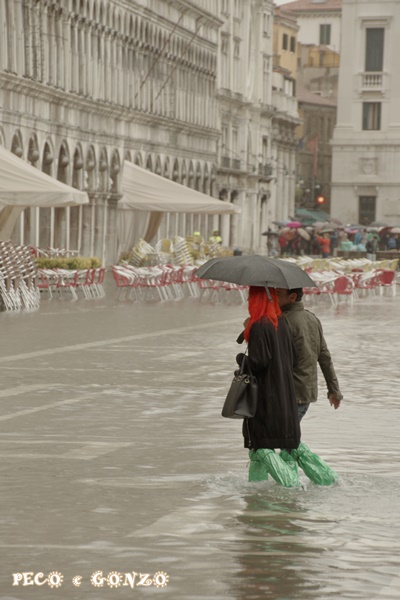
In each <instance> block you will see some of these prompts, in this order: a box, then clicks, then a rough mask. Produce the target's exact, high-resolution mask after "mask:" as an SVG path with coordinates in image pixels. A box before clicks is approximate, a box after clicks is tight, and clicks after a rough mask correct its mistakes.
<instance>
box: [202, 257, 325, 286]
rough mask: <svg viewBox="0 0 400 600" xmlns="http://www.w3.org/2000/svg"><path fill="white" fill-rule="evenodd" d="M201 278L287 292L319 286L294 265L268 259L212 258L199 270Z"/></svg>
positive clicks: (277, 259)
mask: <svg viewBox="0 0 400 600" xmlns="http://www.w3.org/2000/svg"><path fill="white" fill-rule="evenodd" d="M196 275H197V277H200V278H201V279H213V280H216V281H228V282H229V283H237V284H239V285H254V286H257V287H276V288H285V289H288V290H291V289H295V288H301V287H316V285H315V283H314V281H313V280H312V279H311V277H310V276H309V275H308V274H307V273H306V272H305V271H303V270H302V269H300V267H298V266H297V265H296V264H294V263H292V262H288V261H286V260H281V259H279V258H267V257H266V256H258V255H251V256H228V257H225V258H223V257H218V258H212V259H211V260H209V261H207V262H206V263H204V265H202V266H201V267H200V268H199V269H197V271H196Z"/></svg>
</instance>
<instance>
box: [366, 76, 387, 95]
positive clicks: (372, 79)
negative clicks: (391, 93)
mask: <svg viewBox="0 0 400 600" xmlns="http://www.w3.org/2000/svg"><path fill="white" fill-rule="evenodd" d="M388 84H389V76H388V74H387V73H383V72H372V71H369V72H365V73H360V75H359V83H358V85H359V87H360V88H361V92H381V93H382V94H383V93H384V92H385V90H387V88H388Z"/></svg>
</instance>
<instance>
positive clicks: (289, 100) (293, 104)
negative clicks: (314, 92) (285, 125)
mask: <svg viewBox="0 0 400 600" xmlns="http://www.w3.org/2000/svg"><path fill="white" fill-rule="evenodd" d="M272 105H273V106H274V108H275V109H276V110H279V111H280V112H284V113H287V114H288V115H289V116H291V117H298V112H297V98H295V97H294V96H288V95H287V94H285V93H284V92H282V91H281V90H272Z"/></svg>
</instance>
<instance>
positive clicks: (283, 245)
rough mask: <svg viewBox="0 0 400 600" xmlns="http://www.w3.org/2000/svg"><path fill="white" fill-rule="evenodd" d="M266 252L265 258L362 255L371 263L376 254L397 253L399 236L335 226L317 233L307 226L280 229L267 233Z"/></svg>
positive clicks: (377, 230)
mask: <svg viewBox="0 0 400 600" xmlns="http://www.w3.org/2000/svg"><path fill="white" fill-rule="evenodd" d="M266 235H267V236H268V237H267V248H268V255H269V256H302V255H307V256H310V255H318V256H322V258H328V257H329V256H333V255H335V250H336V249H337V250H346V251H349V250H352V251H358V252H366V254H367V257H368V258H371V260H375V258H374V257H375V255H376V252H378V251H387V250H399V251H400V236H399V235H398V234H397V233H392V231H391V229H390V228H389V227H385V228H370V227H368V228H361V227H357V228H352V227H341V226H336V227H335V228H332V229H326V230H324V229H322V230H321V229H318V228H314V227H311V226H307V227H304V228H303V227H302V228H300V227H299V228H288V227H283V228H282V229H280V230H279V231H277V232H273V231H268V232H267V233H266Z"/></svg>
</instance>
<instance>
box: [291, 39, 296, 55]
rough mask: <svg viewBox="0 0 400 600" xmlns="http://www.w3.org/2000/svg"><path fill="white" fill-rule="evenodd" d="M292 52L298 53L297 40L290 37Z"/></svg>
mask: <svg viewBox="0 0 400 600" xmlns="http://www.w3.org/2000/svg"><path fill="white" fill-rule="evenodd" d="M290 52H296V38H295V37H293V36H291V37H290Z"/></svg>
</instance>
